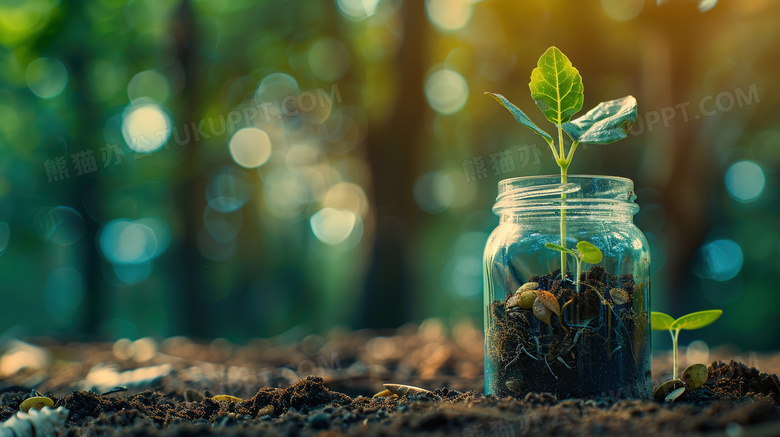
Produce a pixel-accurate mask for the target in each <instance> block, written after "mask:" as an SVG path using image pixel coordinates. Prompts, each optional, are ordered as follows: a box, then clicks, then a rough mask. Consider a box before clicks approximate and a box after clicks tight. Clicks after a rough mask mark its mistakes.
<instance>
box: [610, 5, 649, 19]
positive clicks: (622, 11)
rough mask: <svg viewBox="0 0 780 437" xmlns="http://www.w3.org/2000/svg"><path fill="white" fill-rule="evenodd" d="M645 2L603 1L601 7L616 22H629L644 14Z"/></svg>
mask: <svg viewBox="0 0 780 437" xmlns="http://www.w3.org/2000/svg"><path fill="white" fill-rule="evenodd" d="M644 6H645V0H601V7H602V8H603V9H604V12H606V13H607V15H608V16H609V17H610V18H612V19H613V20H616V21H629V20H633V19H634V18H636V17H637V15H639V13H640V12H642V8H643V7H644Z"/></svg>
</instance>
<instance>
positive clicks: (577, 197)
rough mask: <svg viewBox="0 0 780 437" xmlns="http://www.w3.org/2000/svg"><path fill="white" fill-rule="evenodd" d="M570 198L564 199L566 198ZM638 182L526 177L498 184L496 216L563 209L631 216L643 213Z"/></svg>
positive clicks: (586, 177) (613, 178)
mask: <svg viewBox="0 0 780 437" xmlns="http://www.w3.org/2000/svg"><path fill="white" fill-rule="evenodd" d="M564 194H565V195H566V199H561V196H562V195H564ZM635 199H636V195H635V194H634V182H633V181H632V180H631V179H627V178H622V177H616V176H599V175H571V176H569V177H568V178H567V182H566V183H563V184H562V183H560V176H558V175H543V176H524V177H518V178H511V179H504V180H502V181H500V182H499V183H498V197H497V198H496V203H495V205H494V206H493V212H494V213H495V214H496V215H499V216H502V215H518V214H523V215H526V214H533V215H537V216H543V215H544V213H545V212H548V213H555V211H558V212H560V211H561V210H567V211H573V212H581V213H583V214H597V215H598V214H602V213H607V214H610V215H615V214H617V215H628V216H629V217H630V216H633V215H634V214H636V213H637V212H638V211H639V206H638V205H637V204H635V203H634V200H635Z"/></svg>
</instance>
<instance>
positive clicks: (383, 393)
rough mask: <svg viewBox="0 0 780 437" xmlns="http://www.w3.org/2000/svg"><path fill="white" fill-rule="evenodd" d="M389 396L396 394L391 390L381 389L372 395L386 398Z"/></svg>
mask: <svg viewBox="0 0 780 437" xmlns="http://www.w3.org/2000/svg"><path fill="white" fill-rule="evenodd" d="M390 396H396V395H395V394H393V392H391V391H390V390H382V391H380V392H379V393H377V394H375V395H374V396H372V397H373V398H387V397H390ZM396 397H398V396H396Z"/></svg>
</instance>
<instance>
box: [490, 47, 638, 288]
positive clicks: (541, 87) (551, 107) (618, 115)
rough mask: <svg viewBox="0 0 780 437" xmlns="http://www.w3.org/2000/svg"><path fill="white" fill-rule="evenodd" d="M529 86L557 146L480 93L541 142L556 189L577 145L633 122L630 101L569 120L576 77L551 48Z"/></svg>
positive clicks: (620, 131)
mask: <svg viewBox="0 0 780 437" xmlns="http://www.w3.org/2000/svg"><path fill="white" fill-rule="evenodd" d="M529 87H530V89H531V97H532V98H533V99H534V100H535V101H536V105H537V106H538V107H539V109H541V110H542V113H543V114H544V116H545V117H546V118H547V120H548V121H550V122H552V123H553V124H555V125H556V126H557V128H558V144H557V145H556V144H555V140H553V138H552V136H550V134H548V133H547V132H545V131H544V130H542V129H541V128H539V127H538V126H537V125H536V124H534V122H533V121H531V119H530V118H528V116H527V115H525V113H524V112H523V111H521V110H520V108H518V107H517V106H515V105H514V104H512V103H511V102H510V101H509V100H507V99H506V98H505V97H504V96H502V95H501V94H496V93H485V94H487V95H489V96H491V97H493V98H494V99H496V100H497V101H498V102H499V103H501V105H503V106H504V107H505V108H506V109H508V110H509V112H511V113H512V115H514V117H515V119H516V120H517V121H518V122H519V123H520V124H522V125H523V126H525V127H527V128H529V129H531V130H532V131H534V132H535V133H536V134H538V135H539V136H541V137H542V138H544V140H545V141H546V142H547V144H548V145H549V146H550V150H552V153H553V157H555V162H556V163H557V164H558V167H560V169H561V183H562V184H565V183H566V182H567V172H568V169H569V166H570V165H571V162H572V159H573V158H574V152H575V151H576V150H577V146H578V145H579V144H580V143H587V144H609V143H612V142H615V141H617V140H620V139H623V138H625V137H626V136H627V132H628V130H629V129H630V128H631V125H632V124H633V123H634V121H636V115H637V111H636V99H635V98H634V97H632V96H626V97H623V98H621V99H617V100H610V101H608V102H603V103H600V104H598V105H597V106H596V107H595V108H593V109H591V110H590V111H588V112H587V113H586V114H585V115H583V116H582V117H580V118H578V119H576V120H574V121H571V118H572V116H573V115H574V114H576V113H578V112H579V111H580V110H581V109H582V103H583V99H584V94H583V85H582V76H580V73H579V71H577V69H576V68H574V66H573V65H572V63H571V61H569V58H567V57H566V55H564V54H563V53H562V52H561V51H560V50H558V48H556V47H550V48H549V49H547V51H545V52H544V54H542V56H541V57H540V58H539V61H538V62H537V67H536V68H535V69H534V70H533V72H531V82H530V83H529ZM564 132H565V133H566V135H567V136H568V137H569V140H570V141H571V145H570V146H569V150H568V152H566V150H565V145H564V138H563V134H564ZM561 201H562V204H561V225H560V231H561V244H560V247H562V248H563V249H566V210H565V208H564V206H563V202H565V201H566V194H565V193H564V194H561ZM566 254H567V252H565V251H561V275H565V273H566ZM586 262H587V261H586Z"/></svg>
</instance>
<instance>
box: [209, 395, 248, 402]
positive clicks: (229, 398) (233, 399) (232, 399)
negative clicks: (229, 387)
mask: <svg viewBox="0 0 780 437" xmlns="http://www.w3.org/2000/svg"><path fill="white" fill-rule="evenodd" d="M211 399H213V400H215V401H217V402H222V401H228V402H244V400H243V399H241V398H237V397H235V396H230V395H216V396H214V397H213V398H211Z"/></svg>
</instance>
